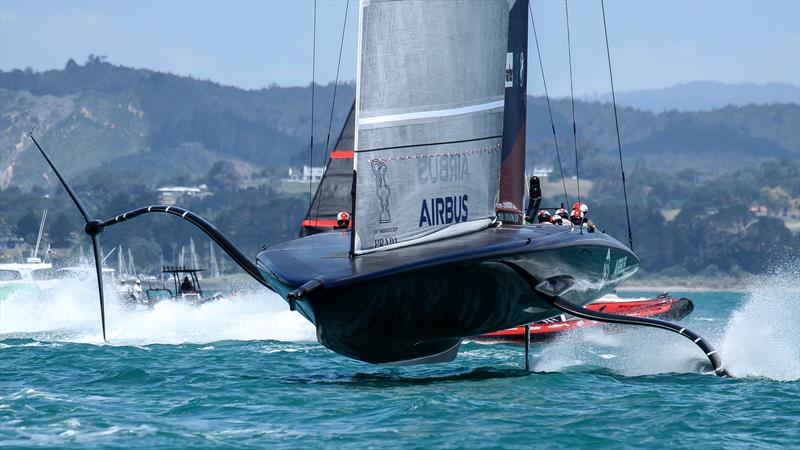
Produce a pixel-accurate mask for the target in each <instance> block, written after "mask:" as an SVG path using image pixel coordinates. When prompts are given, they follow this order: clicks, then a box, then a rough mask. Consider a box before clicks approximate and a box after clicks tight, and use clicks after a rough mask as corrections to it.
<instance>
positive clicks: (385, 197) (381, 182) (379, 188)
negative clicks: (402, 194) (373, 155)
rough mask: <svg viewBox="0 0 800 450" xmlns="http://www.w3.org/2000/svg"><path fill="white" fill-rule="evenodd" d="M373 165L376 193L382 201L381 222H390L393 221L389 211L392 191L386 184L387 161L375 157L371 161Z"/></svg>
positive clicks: (380, 201)
mask: <svg viewBox="0 0 800 450" xmlns="http://www.w3.org/2000/svg"><path fill="white" fill-rule="evenodd" d="M370 164H371V166H372V173H373V174H374V175H375V193H376V194H377V195H378V202H379V203H380V207H381V213H380V219H379V222H380V223H389V222H391V221H392V214H391V213H390V212H389V195H391V193H392V191H391V189H389V186H388V185H386V161H384V160H382V159H373V160H372V161H370Z"/></svg>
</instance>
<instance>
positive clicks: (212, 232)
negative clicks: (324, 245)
mask: <svg viewBox="0 0 800 450" xmlns="http://www.w3.org/2000/svg"><path fill="white" fill-rule="evenodd" d="M30 138H31V140H32V141H33V143H34V145H36V148H37V149H38V150H39V153H41V154H42V157H44V159H45V161H47V164H48V165H49V166H50V168H51V169H53V172H54V173H55V174H56V177H58V180H59V181H60V182H61V185H62V186H63V187H64V190H66V191H67V194H69V197H70V198H71V199H72V202H73V203H74V204H75V206H76V207H77V208H78V210H79V211H80V213H81V216H83V219H84V221H85V222H86V225H85V226H84V228H83V231H84V232H85V233H86V234H87V235H89V237H90V238H91V240H92V250H93V253H94V260H95V270H96V272H97V292H98V294H99V296H100V320H101V324H102V330H103V340H104V341H106V340H107V339H106V318H105V295H104V292H103V277H102V273H103V261H102V259H101V257H100V242H99V239H98V235H99V234H100V233H101V232H102V231H103V229H104V228H106V227H110V226H112V225H115V224H118V223H121V222H124V221H126V220H130V219H133V218H134V217H138V216H142V215H145V214H148V213H166V214H172V215H174V216H178V217H180V218H181V219H184V220H186V221H187V222H189V223H191V224H192V225H194V226H196V227H197V228H199V229H200V231H202V232H203V233H205V234H206V235H207V236H208V237H210V238H211V240H213V241H214V242H216V243H217V245H219V246H220V248H222V250H224V251H225V253H227V254H228V255H229V256H230V257H231V258H232V259H233V260H234V262H236V264H238V265H239V267H241V268H242V269H243V270H244V271H245V272H247V274H248V275H250V276H251V277H253V278H254V279H255V280H256V281H258V282H259V283H261V284H262V285H263V286H265V287H266V288H267V289H269V290H271V291H274V289H273V288H272V286H270V284H269V282H267V280H266V279H265V278H264V277H263V276H262V275H261V273H260V272H259V271H258V268H257V267H256V265H255V263H253V262H252V261H250V259H248V258H247V256H245V255H244V253H242V251H241V250H239V248H237V247H236V246H235V245H234V244H233V242H231V241H230V240H229V239H228V238H227V237H225V235H223V234H222V233H221V232H220V231H219V230H217V229H216V227H214V226H213V225H212V224H211V223H209V222H208V221H207V220H205V219H203V218H202V217H200V216H199V215H197V214H195V213H193V212H191V211H189V210H187V209H184V208H180V207H177V206H169V205H153V206H146V207H143V208H137V209H134V210H131V211H128V212H125V213H122V214H119V215H117V216H114V217H112V218H110V219H106V220H97V219H93V218H91V216H90V215H89V212H88V210H87V209H86V207H85V206H84V205H83V203H82V202H81V201H80V199H79V198H78V195H77V194H76V193H75V191H74V190H73V189H72V187H71V186H70V185H69V183H68V182H67V180H66V179H65V178H64V177H63V176H62V175H61V172H60V171H59V170H58V168H56V165H55V164H54V163H53V161H52V160H51V159H50V157H49V156H47V153H46V152H45V151H44V149H42V146H41V145H39V142H38V141H37V140H36V138H35V137H34V136H33V131H31V132H30Z"/></svg>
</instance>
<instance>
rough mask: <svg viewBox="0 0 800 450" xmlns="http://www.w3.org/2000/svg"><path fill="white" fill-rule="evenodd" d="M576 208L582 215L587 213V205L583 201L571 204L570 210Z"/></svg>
mask: <svg viewBox="0 0 800 450" xmlns="http://www.w3.org/2000/svg"><path fill="white" fill-rule="evenodd" d="M576 209H578V210H580V211H581V212H582V213H583V215H584V216H585V215H586V214H589V207H588V206H586V204H585V203H581V202H577V203H575V204H574V205H572V210H573V211H575V210H576Z"/></svg>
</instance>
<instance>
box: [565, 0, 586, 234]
mask: <svg viewBox="0 0 800 450" xmlns="http://www.w3.org/2000/svg"><path fill="white" fill-rule="evenodd" d="M564 11H565V13H566V16H567V55H568V56H569V96H570V100H571V102H572V143H573V145H574V146H575V181H576V182H577V185H578V202H579V203H580V201H581V176H580V172H578V129H577V127H576V126H575V91H574V90H573V87H572V41H571V38H570V34H569V6H568V5H567V0H564ZM581 232H583V227H581Z"/></svg>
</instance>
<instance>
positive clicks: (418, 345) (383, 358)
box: [258, 225, 638, 364]
mask: <svg viewBox="0 0 800 450" xmlns="http://www.w3.org/2000/svg"><path fill="white" fill-rule="evenodd" d="M314 238H316V240H312V239H314ZM347 238H348V236H347V233H328V234H323V235H318V236H313V237H311V238H305V239H300V240H297V241H292V243H294V245H292V243H289V245H287V246H281V247H283V248H281V247H276V248H274V249H270V250H268V251H266V252H263V253H262V254H260V255H259V258H258V264H259V267H260V268H261V270H262V272H263V273H264V275H265V276H266V277H267V278H268V279H270V281H271V283H272V284H273V286H276V287H277V286H280V287H281V288H282V289H278V290H279V292H280V293H281V294H282V295H284V297H286V296H287V294H288V292H290V291H291V290H293V289H295V288H297V287H299V286H300V285H302V284H304V283H305V282H307V281H309V280H311V279H317V280H319V281H321V282H322V284H323V288H321V289H320V290H317V291H314V292H313V293H311V294H309V295H308V296H307V297H306V298H303V299H301V300H299V301H298V303H297V307H298V310H299V311H300V312H301V313H303V314H304V315H305V316H306V317H307V318H309V320H311V321H312V322H313V323H314V324H315V325H316V328H317V338H318V340H319V342H320V343H321V344H322V345H324V346H325V347H327V348H329V349H331V350H333V351H335V352H337V353H340V354H342V355H345V356H348V357H350V358H354V359H357V360H361V361H365V362H369V363H382V364H387V363H395V364H396V363H404V362H430V361H432V360H433V361H435V360H441V359H442V356H441V355H440V354H445V355H451V354H452V355H454V352H451V353H448V350H452V349H453V347H454V346H457V345H458V344H459V343H460V342H461V340H462V339H464V338H466V337H470V336H475V335H479V334H484V333H488V332H492V331H497V330H501V329H506V328H511V327H514V326H518V325H520V324H524V323H531V322H536V321H539V320H542V319H545V318H547V317H551V316H553V315H555V314H557V313H556V312H555V311H554V310H553V308H552V307H551V306H550V305H549V304H548V303H547V302H546V301H545V300H544V299H543V298H541V297H540V296H539V295H538V294H537V293H535V292H533V291H531V289H530V285H529V284H528V283H527V282H526V281H525V280H523V279H522V278H521V277H520V276H519V274H517V273H516V272H514V271H513V270H512V269H511V268H509V267H508V266H506V265H505V264H503V261H510V262H513V263H516V264H517V265H519V266H522V267H523V268H524V269H525V270H526V271H527V272H528V273H530V274H531V275H533V276H534V277H535V278H537V279H541V280H544V279H546V278H549V277H552V276H557V275H569V276H572V277H573V278H574V279H575V282H576V283H575V284H576V287H575V289H574V290H572V291H570V292H569V293H568V294H567V297H568V299H569V300H570V301H571V302H573V303H575V304H578V305H585V304H587V303H590V302H592V301H594V300H596V299H597V298H599V297H600V296H602V295H604V294H606V293H608V292H609V291H610V290H612V289H613V288H614V287H616V286H617V285H618V284H619V283H621V282H622V281H623V280H624V279H626V278H628V277H629V276H631V275H632V274H633V273H634V272H635V271H636V269H637V268H638V259H637V258H636V256H635V255H634V254H633V253H632V252H630V251H629V250H628V249H627V248H625V247H624V246H623V245H621V244H619V243H618V242H617V241H615V240H613V239H612V238H610V237H608V236H607V235H604V234H601V233H587V232H585V231H584V233H583V234H582V235H581V234H580V233H579V232H578V231H577V230H570V229H568V228H562V227H556V226H550V225H547V226H543V227H538V226H537V227H533V226H527V227H506V228H504V229H489V230H485V231H481V232H478V233H473V234H472V235H467V236H463V237H459V238H452V239H448V240H446V241H441V242H437V243H435V244H431V245H426V246H418V248H415V247H409V248H406V249H398V250H392V251H386V252H379V253H375V254H371V255H365V256H359V257H355V258H350V257H349V256H347V255H346V251H345V252H344V253H341V254H340V256H338V257H337V256H335V254H334V253H328V251H331V250H333V248H332V247H331V246H335V245H337V244H338V245H341V242H339V241H343V242H344V241H345V240H347ZM304 240H305V241H306V242H302V241H304ZM329 247H330V248H329ZM315 250H316V251H315ZM345 250H346V249H345ZM312 253H313V254H312ZM336 254H338V253H336ZM309 260H310V261H309ZM406 261H409V262H410V263H409V264H406ZM298 265H301V266H303V267H297V266H298ZM293 266H294V267H293ZM298 271H299V272H298ZM297 273H303V274H304V275H305V276H304V277H296V276H295V277H294V278H292V279H290V278H289V277H288V276H287V275H286V274H292V275H293V276H294V275H295V274H297ZM437 355H439V356H437ZM426 358H431V359H429V360H426ZM451 358H452V356H450V359H451Z"/></svg>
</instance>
